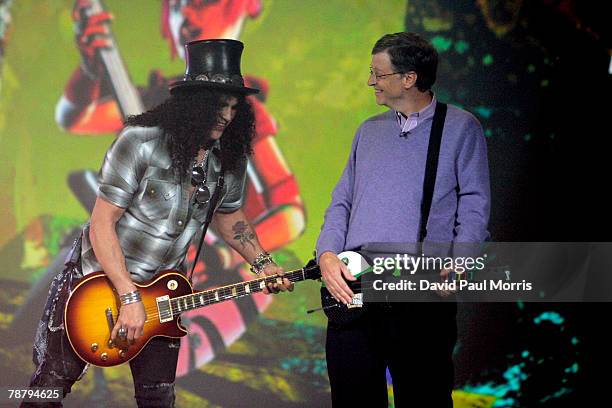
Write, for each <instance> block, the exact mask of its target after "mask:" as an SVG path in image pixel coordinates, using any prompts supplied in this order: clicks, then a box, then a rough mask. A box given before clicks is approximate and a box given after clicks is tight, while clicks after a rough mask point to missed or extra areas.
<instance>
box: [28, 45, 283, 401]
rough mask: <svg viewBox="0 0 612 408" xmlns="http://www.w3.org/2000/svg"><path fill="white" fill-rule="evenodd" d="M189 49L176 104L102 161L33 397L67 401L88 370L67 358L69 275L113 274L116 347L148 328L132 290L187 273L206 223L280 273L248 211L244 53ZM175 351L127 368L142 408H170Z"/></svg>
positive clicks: (166, 105)
mask: <svg viewBox="0 0 612 408" xmlns="http://www.w3.org/2000/svg"><path fill="white" fill-rule="evenodd" d="M185 49H186V55H187V70H186V73H185V77H184V79H183V80H182V81H178V82H174V83H172V84H171V85H170V92H171V96H170V98H168V99H167V100H166V101H165V102H163V103H162V104H161V105H159V106H158V107H156V108H154V109H152V110H150V111H148V112H145V113H143V114H141V115H138V116H135V117H130V118H129V119H128V120H127V121H126V127H125V128H124V130H123V131H122V132H121V134H120V135H119V137H118V138H117V139H116V140H115V142H114V143H113V144H112V146H111V147H110V149H109V150H108V151H107V153H106V157H105V159H104V162H103V164H102V168H101V169H100V173H99V176H98V179H99V180H98V181H99V189H98V197H97V201H96V204H95V207H94V210H93V213H92V216H91V219H90V222H89V223H87V224H86V225H85V227H84V228H83V234H82V237H81V239H82V244H81V246H80V249H79V248H78V243H77V245H76V246H75V247H76V248H75V250H76V252H77V253H80V260H77V261H76V262H75V259H76V258H78V257H75V256H73V257H72V261H73V262H72V263H71V264H70V265H74V266H72V267H68V268H66V270H65V271H64V272H63V273H62V274H60V275H58V277H57V278H56V279H55V280H54V282H53V283H52V285H51V289H50V292H49V299H48V300H47V306H46V307H45V312H44V313H43V318H42V319H41V322H40V325H39V328H38V330H37V334H36V341H35V344H34V361H35V363H36V365H37V367H36V371H35V372H34V374H33V376H32V379H31V383H30V386H31V387H62V389H63V396H64V397H65V395H66V394H67V393H68V392H70V389H71V386H72V384H74V382H75V381H76V380H77V379H79V378H80V376H81V374H82V373H83V372H84V368H85V363H84V362H83V361H82V360H80V359H79V358H78V357H77V355H76V354H75V353H74V351H73V350H72V348H71V346H70V344H69V341H68V339H67V337H66V336H65V334H64V330H63V329H64V327H63V322H62V311H63V306H64V303H65V299H66V297H67V290H68V288H69V286H70V280H71V276H72V275H74V274H80V273H82V274H84V275H86V274H89V273H91V272H95V271H100V270H103V271H104V272H105V273H106V274H107V276H108V278H109V280H110V281H111V283H112V285H113V286H114V288H115V290H116V291H117V293H118V295H119V299H120V301H121V307H120V311H119V316H118V318H117V321H116V323H115V325H114V327H113V329H112V333H111V338H112V339H113V340H114V339H117V338H119V339H123V340H125V341H128V342H130V341H132V340H134V339H136V338H138V337H139V336H141V335H142V334H143V327H144V321H145V311H144V307H143V303H142V301H141V297H140V294H139V291H138V289H137V287H136V286H135V284H134V283H135V282H146V281H149V280H151V279H152V278H154V277H155V276H156V274H157V273H158V272H159V271H163V270H180V271H183V272H185V273H187V272H188V269H189V268H188V265H186V262H185V259H186V253H187V248H188V246H189V244H190V243H191V241H192V239H193V237H194V236H195V235H196V234H197V233H198V232H201V231H202V229H203V228H205V227H206V226H207V225H208V221H209V220H210V221H211V222H212V223H213V224H214V225H215V228H216V230H217V231H218V232H219V234H220V235H221V236H222V238H223V239H224V240H225V241H226V242H227V243H228V244H229V245H230V246H231V247H232V248H234V249H235V250H236V251H238V252H239V253H240V254H241V255H242V256H243V257H244V258H245V260H246V261H247V262H249V263H250V264H251V265H252V268H251V269H252V270H253V271H254V272H256V273H258V274H259V273H263V274H266V275H273V274H282V273H283V271H282V269H281V268H280V267H279V266H277V265H276V264H275V263H274V262H273V261H272V259H271V257H270V255H269V254H268V253H267V252H265V250H264V249H263V248H262V247H261V245H260V244H259V241H258V239H257V236H256V234H255V233H254V231H253V228H252V227H251V225H250V224H249V222H248V221H247V219H246V217H245V215H244V213H243V212H242V210H241V206H242V203H243V196H244V185H245V176H246V160H247V156H248V155H249V154H250V152H251V138H252V136H253V132H254V115H253V110H252V108H251V106H250V104H249V103H248V101H247V100H246V99H245V96H246V95H248V94H253V93H256V92H258V90H257V89H254V88H248V87H245V86H244V81H243V78H242V75H241V73H240V57H241V55H242V50H243V44H242V43H241V42H239V41H235V40H202V41H194V42H191V43H188V44H187V45H186V46H185ZM209 208H210V212H209ZM210 218H212V219H210ZM287 289H289V290H292V286H291V284H290V283H289V281H288V280H287V279H284V280H283V283H282V284H280V285H278V284H271V285H270V287H269V291H268V290H267V291H266V292H274V293H276V292H278V291H280V290H287ZM179 344H180V343H179V340H178V339H171V338H165V337H156V338H154V339H152V340H151V341H150V342H149V343H148V344H147V346H146V347H145V348H144V349H143V350H142V352H141V353H140V354H139V355H138V356H137V357H135V358H134V359H132V360H131V361H130V368H131V370H132V376H133V378H134V389H135V397H136V401H137V403H138V406H147V407H150V406H164V407H165V406H172V405H173V404H174V379H175V371H176V364H177V359H178V352H179ZM24 406H29V405H28V404H24Z"/></svg>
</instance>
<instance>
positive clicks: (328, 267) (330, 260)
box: [319, 252, 356, 305]
mask: <svg viewBox="0 0 612 408" xmlns="http://www.w3.org/2000/svg"><path fill="white" fill-rule="evenodd" d="M319 267H320V268H321V279H323V282H325V285H326V287H327V290H328V291H329V293H331V295H332V296H333V297H334V298H335V299H336V300H337V301H338V302H342V303H344V304H345V305H346V304H349V303H351V301H352V300H353V296H354V293H353V291H351V289H350V288H349V286H348V285H347V284H346V282H345V279H346V280H349V281H354V280H356V279H355V277H354V276H353V275H352V274H351V272H350V271H349V270H348V267H347V266H346V265H345V264H344V262H342V261H341V260H340V259H339V258H338V256H337V255H336V254H334V253H333V252H324V253H323V254H321V256H320V257H319Z"/></svg>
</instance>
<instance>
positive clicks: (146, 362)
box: [21, 330, 180, 407]
mask: <svg viewBox="0 0 612 408" xmlns="http://www.w3.org/2000/svg"><path fill="white" fill-rule="evenodd" d="M47 339H48V343H47V351H46V353H45V357H44V358H43V360H42V362H41V363H40V364H39V365H38V367H36V371H35V372H34V374H33V375H32V379H31V381H30V385H29V386H30V387H62V388H63V396H64V397H65V396H66V394H68V393H69V392H70V389H71V388H72V385H73V384H74V383H75V382H76V381H77V380H78V379H79V378H80V376H81V374H82V373H83V369H84V368H85V363H84V362H83V361H82V360H81V359H80V358H79V357H78V356H77V355H76V354H75V352H74V350H72V348H71V347H70V343H69V342H68V338H67V337H66V335H65V332H64V331H63V330H60V331H56V332H49V333H48V336H47ZM179 346H180V340H179V339H170V338H167V337H155V338H153V339H152V340H151V341H150V342H149V344H147V345H146V347H145V348H144V349H143V350H142V351H141V352H140V354H138V355H137V356H136V357H135V358H133V359H132V360H130V363H129V364H130V369H131V371H132V377H133V378H134V394H135V397H136V403H137V404H138V406H139V407H173V406H174V379H175V375H176V364H177V361H178V352H179ZM21 406H22V407H41V406H49V407H51V406H58V407H60V406H62V404H61V403H54V404H47V405H44V404H36V403H24V404H22V405H21Z"/></svg>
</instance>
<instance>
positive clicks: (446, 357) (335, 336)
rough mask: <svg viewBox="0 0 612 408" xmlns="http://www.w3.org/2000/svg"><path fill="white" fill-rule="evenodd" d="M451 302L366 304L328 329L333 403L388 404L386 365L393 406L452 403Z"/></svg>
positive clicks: (453, 332) (454, 307)
mask: <svg viewBox="0 0 612 408" xmlns="http://www.w3.org/2000/svg"><path fill="white" fill-rule="evenodd" d="M456 313H457V305H456V304H455V303H390V304H384V305H383V304H371V305H368V310H367V311H366V313H365V314H364V316H362V318H360V319H359V320H358V321H356V322H354V323H352V324H350V325H346V326H336V325H334V324H333V323H331V322H330V324H328V327H327V342H326V354H327V370H328V373H329V381H330V384H331V392H332V403H333V406H334V407H357V406H360V407H372V408H376V407H381V408H382V407H387V406H388V401H387V381H386V376H385V373H386V368H387V367H388V368H389V371H390V373H391V377H392V381H393V397H394V403H395V406H396V407H399V408H403V407H414V408H424V407H426V408H446V407H452V406H453V401H452V398H451V392H452V389H453V379H454V368H453V361H452V354H453V348H454V346H455V342H456V340H457V323H456Z"/></svg>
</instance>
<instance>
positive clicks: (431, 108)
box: [395, 91, 437, 131]
mask: <svg viewBox="0 0 612 408" xmlns="http://www.w3.org/2000/svg"><path fill="white" fill-rule="evenodd" d="M430 93H431V102H430V103H429V105H427V106H426V107H424V108H423V109H421V110H420V111H418V112H413V113H411V114H410V115H409V116H408V117H405V116H404V114H403V113H401V112H399V111H395V115H396V117H397V124H398V125H399V127H400V128H401V129H402V131H406V130H411V129H414V128H415V127H416V126H417V125H418V124H420V123H423V121H424V120H425V119H428V118H430V117H433V115H434V112H435V111H436V102H437V100H436V95H435V94H434V93H433V92H431V91H430ZM406 122H413V123H412V126H410V128H411V129H404V127H406Z"/></svg>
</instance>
